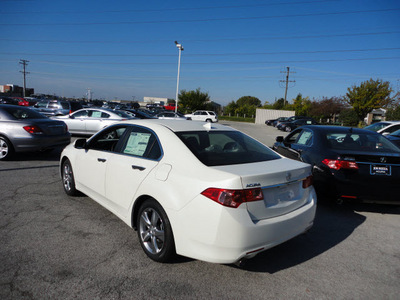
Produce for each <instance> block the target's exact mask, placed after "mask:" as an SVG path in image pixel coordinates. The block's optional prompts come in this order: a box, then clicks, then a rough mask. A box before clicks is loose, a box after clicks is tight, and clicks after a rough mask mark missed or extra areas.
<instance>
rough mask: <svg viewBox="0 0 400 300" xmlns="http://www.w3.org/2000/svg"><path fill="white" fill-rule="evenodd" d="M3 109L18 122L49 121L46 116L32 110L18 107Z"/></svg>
mask: <svg viewBox="0 0 400 300" xmlns="http://www.w3.org/2000/svg"><path fill="white" fill-rule="evenodd" d="M2 109H3V110H4V111H6V112H7V113H8V114H9V115H10V116H11V117H12V118H14V119H16V120H28V119H47V117H46V116H44V115H42V114H41V113H39V112H37V111H35V110H33V109H30V108H20V107H18V106H16V107H3V108H2Z"/></svg>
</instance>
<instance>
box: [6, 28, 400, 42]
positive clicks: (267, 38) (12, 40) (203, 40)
mask: <svg viewBox="0 0 400 300" xmlns="http://www.w3.org/2000/svg"><path fill="white" fill-rule="evenodd" d="M398 33H400V31H383V32H362V33H344V34H321V35H296V36H248V37H219V38H213V39H190V38H183V40H185V41H186V42H220V41H244V40H261V39H262V40H289V39H315V38H317V39H319V38H332V37H354V36H371V35H386V34H398ZM0 41H6V42H23V43H27V42H37V43H68V44H71V43H76V44H116V43H121V44H136V43H141V44H142V43H144V42H145V43H159V42H168V43H170V42H171V39H159V40H130V41H129V40H113V41H98V40H97V41H88V40H40V39H31V40H30V39H23V40H18V39H9V38H0Z"/></svg>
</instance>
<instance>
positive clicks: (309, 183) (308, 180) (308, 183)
mask: <svg viewBox="0 0 400 300" xmlns="http://www.w3.org/2000/svg"><path fill="white" fill-rule="evenodd" d="M313 183H314V179H313V177H312V175H310V176H308V177H307V178H306V179H304V180H303V189H306V188H308V187H310V186H312V185H313Z"/></svg>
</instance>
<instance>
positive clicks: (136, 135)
mask: <svg viewBox="0 0 400 300" xmlns="http://www.w3.org/2000/svg"><path fill="white" fill-rule="evenodd" d="M121 152H122V153H124V154H127V155H133V156H139V157H143V158H148V159H154V160H158V159H159V158H160V157H161V154H162V151H161V148H160V145H159V143H158V139H157V137H156V135H155V134H154V133H153V132H151V131H150V130H147V129H145V128H142V127H136V126H135V127H133V129H132V130H131V131H130V132H129V135H128V137H127V139H126V141H125V142H124V145H123V146H122V148H121Z"/></svg>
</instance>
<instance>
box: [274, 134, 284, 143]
mask: <svg viewBox="0 0 400 300" xmlns="http://www.w3.org/2000/svg"><path fill="white" fill-rule="evenodd" d="M275 140H276V141H277V142H278V143H282V142H283V136H281V135H280V136H277V137H276V139H275Z"/></svg>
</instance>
